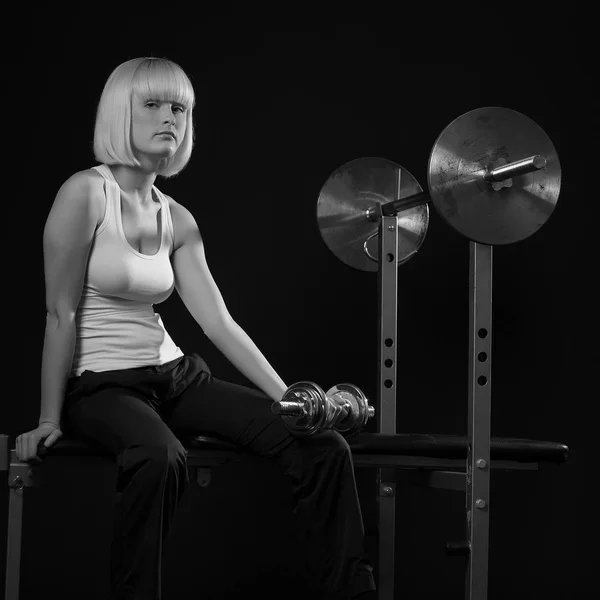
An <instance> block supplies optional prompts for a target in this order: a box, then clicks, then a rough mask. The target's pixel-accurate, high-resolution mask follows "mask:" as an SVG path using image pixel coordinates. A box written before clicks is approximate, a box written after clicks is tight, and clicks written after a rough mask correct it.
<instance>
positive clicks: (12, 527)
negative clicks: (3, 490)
mask: <svg viewBox="0 0 600 600" xmlns="http://www.w3.org/2000/svg"><path fill="white" fill-rule="evenodd" d="M23 490H24V487H23V486H22V482H21V481H20V478H19V477H16V478H15V479H14V481H12V482H9V496H8V532H7V537H6V581H5V586H4V587H5V589H4V596H5V598H6V600H19V579H20V574H21V535H22V524H23Z"/></svg>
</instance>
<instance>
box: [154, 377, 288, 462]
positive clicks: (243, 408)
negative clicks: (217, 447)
mask: <svg viewBox="0 0 600 600" xmlns="http://www.w3.org/2000/svg"><path fill="white" fill-rule="evenodd" d="M172 402H173V405H172V406H171V407H169V410H168V417H166V423H167V425H168V426H169V427H170V428H171V430H172V431H174V432H175V433H176V434H177V435H200V434H203V433H204V434H211V433H213V434H216V435H219V436H222V437H224V438H226V439H229V440H231V441H232V442H234V443H236V444H239V445H240V446H243V447H245V448H247V449H249V450H250V451H253V452H255V453H257V454H259V455H261V456H268V457H270V456H275V455H277V454H278V453H279V452H280V451H281V450H282V449H284V448H286V447H288V446H290V445H291V444H294V443H295V442H296V440H295V438H294V437H293V436H292V435H291V434H290V432H289V430H288V429H287V427H286V426H285V424H284V422H283V421H282V419H281V418H280V417H279V416H278V415H275V414H273V413H272V412H271V404H272V403H273V401H272V400H271V399H270V398H269V397H268V396H267V395H266V394H264V393H262V392H260V391H257V390H255V389H252V388H248V387H245V386H242V385H238V384H234V383H229V382H226V381H221V380H220V379H216V378H214V377H212V376H210V377H207V378H203V379H202V380H200V381H198V382H193V383H192V384H191V385H190V386H189V387H188V388H187V389H186V390H185V391H184V392H183V393H182V394H181V395H180V396H179V397H177V398H174V399H173V400H172Z"/></svg>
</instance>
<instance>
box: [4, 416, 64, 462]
mask: <svg viewBox="0 0 600 600" xmlns="http://www.w3.org/2000/svg"><path fill="white" fill-rule="evenodd" d="M62 434H63V433H62V431H61V430H60V429H59V428H58V427H57V426H56V425H54V424H52V423H42V424H41V425H40V426H39V427H38V428H37V429H33V430H31V431H28V432H27V433H22V434H21V435H20V436H18V437H17V440H16V451H17V458H18V459H19V460H22V461H35V462H42V460H41V458H40V457H39V456H38V455H37V451H38V444H39V443H40V442H41V441H42V440H46V441H45V442H44V446H45V447H46V448H50V446H52V445H53V444H54V442H56V440H58V439H60V438H61V437H62Z"/></svg>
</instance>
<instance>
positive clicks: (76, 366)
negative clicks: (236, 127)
mask: <svg viewBox="0 0 600 600" xmlns="http://www.w3.org/2000/svg"><path fill="white" fill-rule="evenodd" d="M193 106H194V91H193V88H192V84H191V82H190V80H189V78H188V77H187V75H186V74H185V73H184V72H183V70H182V69H181V68H180V67H179V66H178V65H177V64H175V63H173V62H172V61H169V60H166V59H156V58H138V59H134V60H130V61H127V62H125V63H123V64H121V65H120V66H119V67H117V68H116V69H115V70H114V71H113V73H112V74H111V75H110V77H109V78H108V80H107V82H106V85H105V87H104V90H103V93H102V96H101V98H100V102H99V105H98V110H97V115H96V126H95V134H94V153H95V157H96V159H97V161H98V162H99V163H100V165H99V166H96V167H94V168H92V169H89V170H85V171H81V172H78V173H75V174H74V175H73V176H71V177H70V178H69V179H68V180H67V181H65V183H64V184H63V185H62V186H61V188H60V190H59V191H58V194H57V196H56V199H55V201H54V203H53V205H52V208H51V210H50V213H49V216H48V219H47V222H46V226H45V229H44V238H43V242H44V264H45V279H46V303H47V311H48V312H47V319H46V333H45V338H44V347H43V357H42V398H41V414H40V420H39V426H38V428H37V429H34V430H33V431H30V432H27V433H24V434H22V435H20V436H19V437H18V438H17V440H16V451H17V456H18V458H19V459H20V460H23V461H38V460H39V457H38V455H37V451H38V444H39V443H40V442H42V441H43V445H44V446H45V447H50V446H52V444H54V443H55V442H56V440H57V439H59V438H60V437H61V436H62V430H63V429H64V431H65V432H67V433H71V434H73V435H75V436H77V437H80V438H82V439H85V440H87V441H89V442H90V443H93V444H96V445H99V446H101V447H102V448H103V449H105V450H107V451H108V452H110V453H112V454H114V456H115V458H116V462H117V469H118V471H117V490H116V491H117V496H116V504H115V507H116V510H115V519H116V528H115V536H114V540H113V543H112V546H111V598H114V599H125V598H127V599H129V598H136V599H142V598H143V599H148V600H154V599H156V598H159V597H160V562H161V551H162V540H163V539H164V537H165V536H166V535H167V533H168V532H169V529H170V525H171V522H172V520H173V517H174V513H175V509H176V505H177V503H178V500H179V499H180V498H181V496H182V494H183V491H184V489H185V486H186V485H187V483H188V474H187V465H186V452H185V450H184V448H183V446H182V444H181V442H180V441H179V438H180V437H181V436H184V435H190V434H191V435H194V434H198V433H215V434H218V435H220V436H223V437H225V438H228V439H230V440H232V441H233V442H235V443H236V444H239V445H241V446H244V447H245V448H246V449H248V450H249V451H252V452H255V453H256V454H258V455H260V456H264V457H267V458H270V459H273V460H274V461H275V462H276V463H277V464H278V465H279V466H281V468H282V470H283V472H284V473H285V474H286V475H288V476H290V477H291V481H292V489H293V494H294V512H295V513H296V514H297V515H298V516H299V517H300V518H301V519H302V522H303V523H304V525H305V527H304V530H305V531H306V536H307V539H306V541H307V544H310V546H309V551H308V555H309V556H310V557H312V559H313V560H312V563H313V564H311V565H309V566H310V567H311V568H312V571H313V573H314V577H315V580H316V585H317V586H318V587H319V588H320V589H322V590H323V596H324V597H325V598H354V597H358V596H359V594H363V597H365V596H364V593H365V592H366V593H368V592H369V591H370V590H371V591H372V590H374V588H375V586H374V582H373V576H372V569H371V567H370V565H369V564H368V562H367V560H366V559H365V557H364V528H363V523H362V516H361V512H360V506H359V500H358V496H357V491H356V483H355V479H354V471H353V464H352V458H351V453H350V450H349V447H348V445H347V443H346V441H345V440H344V438H343V437H342V436H341V435H340V434H339V433H337V432H336V431H333V430H332V429H331V428H332V427H333V426H334V425H335V423H336V422H337V421H338V420H341V419H343V418H344V417H345V416H346V414H347V413H346V411H347V409H346V408H344V407H343V406H342V405H341V404H338V403H337V401H336V400H332V399H328V401H329V402H330V403H331V404H332V406H334V407H335V411H334V413H333V417H332V419H331V421H330V423H329V429H326V430H325V431H322V432H320V433H319V434H318V435H316V436H314V437H311V438H306V439H298V438H296V437H294V436H293V435H291V434H290V432H289V431H288V429H287V428H286V426H285V424H284V423H283V422H282V420H281V418H280V417H278V416H275V415H273V414H272V412H271V403H272V402H273V401H279V400H281V398H282V396H283V394H284V392H285V391H286V389H287V386H286V384H285V383H284V382H283V381H282V379H281V378H280V377H279V376H278V375H277V373H276V372H275V370H274V369H273V368H272V367H271V365H270V364H269V363H268V362H267V360H266V359H265V357H264V356H263V355H262V354H261V352H260V351H259V350H258V348H257V347H256V346H255V344H254V343H253V342H252V340H251V339H250V338H249V337H248V336H247V335H246V333H245V332H244V331H243V330H242V329H241V328H240V327H239V326H238V325H237V324H236V323H235V321H234V320H233V318H232V317H231V315H230V314H229V312H228V310H227V308H226V305H225V303H224V301H223V298H222V297H221V294H220V292H219V289H218V288H217V285H216V284H215V281H214V280H213V278H212V276H211V274H210V271H209V269H208V266H207V264H206V260H205V254H204V246H203V242H202V237H201V235H200V232H199V230H198V226H197V224H196V221H195V219H194V217H193V216H192V214H191V213H190V211H189V210H187V209H186V208H185V207H184V206H182V205H181V204H178V203H177V202H175V200H173V199H172V198H170V197H168V196H166V195H164V194H162V193H161V192H160V191H159V190H158V189H157V188H156V187H155V186H154V182H155V180H156V177H157V175H160V176H162V177H172V176H174V175H176V174H177V173H179V172H180V171H181V170H182V169H183V168H184V167H185V165H186V164H187V162H188V161H189V159H190V155H191V152H192V146H193V122H192V109H193ZM173 288H176V289H177V292H178V293H179V295H180V296H181V298H182V301H183V303H184V304H185V306H186V307H187V309H188V310H189V312H190V314H191V315H192V316H193V318H194V319H195V320H196V321H197V323H198V324H199V325H200V327H201V328H202V329H203V331H204V333H205V334H206V335H207V337H208V338H209V339H210V340H211V341H212V342H213V343H214V344H215V345H216V346H217V348H219V350H221V351H222V352H223V354H224V355H225V356H226V357H227V358H228V359H229V360H230V361H231V362H232V364H233V365H234V366H235V367H237V368H238V369H239V370H240V372H242V373H243V374H244V375H245V376H247V377H248V379H249V380H250V381H252V383H254V384H255V385H256V386H257V388H259V390H261V391H258V390H254V389H251V388H247V387H244V386H239V385H234V384H231V383H227V382H223V381H220V380H218V379H216V378H214V377H212V375H211V374H210V370H209V368H208V367H207V365H206V364H205V363H204V361H203V360H202V359H201V358H200V357H199V356H198V355H197V354H195V353H193V354H190V355H184V353H183V352H182V351H181V350H180V349H179V347H178V346H177V345H176V344H175V343H174V342H173V340H172V339H171V337H170V336H169V334H168V333H167V331H166V329H165V327H164V325H163V322H162V320H161V318H160V316H159V315H158V314H157V313H155V312H154V308H153V305H154V304H158V303H160V302H163V301H165V300H166V299H167V298H168V297H169V296H170V294H171V293H172V291H173ZM63 399H64V402H63ZM44 440H45V441H44ZM141 507H143V508H141Z"/></svg>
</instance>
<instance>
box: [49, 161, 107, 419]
mask: <svg viewBox="0 0 600 600" xmlns="http://www.w3.org/2000/svg"><path fill="white" fill-rule="evenodd" d="M94 189H95V185H94V180H93V176H92V175H90V174H89V172H86V171H81V172H79V173H75V174H74V175H73V176H71V177H70V178H69V179H68V180H67V181H65V183H64V184H63V185H62V186H61V188H60V190H59V191H58V193H57V195H56V198H55V200H54V203H53V205H52V208H51V209H50V213H49V215H48V218H47V220H46V225H45V227H44V237H43V247H44V273H45V282H46V309H47V315H46V332H45V336H44V346H43V351H42V378H41V379H42V389H41V409H40V420H39V422H40V423H42V422H44V421H47V422H52V423H54V424H56V425H60V415H61V410H62V405H63V402H64V395H65V388H66V381H67V377H68V374H69V370H70V369H71V364H72V362H73V354H74V351H75V314H76V312H77V307H78V306H79V302H80V300H81V293H82V289H83V282H84V277H85V272H86V268H87V261H88V257H89V252H90V248H91V245H92V240H93V238H94V231H95V229H96V226H97V224H98V222H99V219H100V206H101V205H100V204H99V202H98V200H97V198H96V197H94V193H93V190H94Z"/></svg>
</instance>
